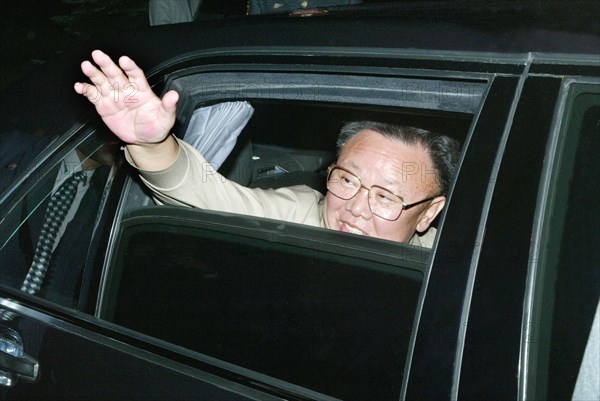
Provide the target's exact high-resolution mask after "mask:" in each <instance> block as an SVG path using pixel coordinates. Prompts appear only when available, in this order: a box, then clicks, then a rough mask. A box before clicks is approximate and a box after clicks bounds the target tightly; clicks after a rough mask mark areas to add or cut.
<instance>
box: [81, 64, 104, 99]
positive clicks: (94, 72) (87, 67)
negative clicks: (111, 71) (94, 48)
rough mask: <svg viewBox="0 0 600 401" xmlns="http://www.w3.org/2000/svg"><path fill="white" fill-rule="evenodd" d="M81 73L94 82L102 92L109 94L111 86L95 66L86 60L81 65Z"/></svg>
mask: <svg viewBox="0 0 600 401" xmlns="http://www.w3.org/2000/svg"><path fill="white" fill-rule="evenodd" d="M81 71H82V72H83V73H84V74H85V76H86V77H88V78H89V79H90V81H92V83H93V84H94V85H95V86H96V88H98V90H99V91H100V92H106V93H108V87H109V86H110V85H109V84H108V79H107V78H106V75H104V73H103V72H102V71H100V70H99V69H98V68H96V66H95V65H93V64H92V63H90V62H89V61H87V60H86V61H84V62H83V63H81Z"/></svg>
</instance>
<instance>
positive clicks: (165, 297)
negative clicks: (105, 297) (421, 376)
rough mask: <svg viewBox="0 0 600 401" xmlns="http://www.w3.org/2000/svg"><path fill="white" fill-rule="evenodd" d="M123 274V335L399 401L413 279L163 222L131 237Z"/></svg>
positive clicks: (415, 275) (310, 384)
mask: <svg viewBox="0 0 600 401" xmlns="http://www.w3.org/2000/svg"><path fill="white" fill-rule="evenodd" d="M197 218H203V217H202V216H198V217H197ZM307 230H309V229H307ZM317 246H318V244H317ZM118 264H119V266H118V268H117V270H116V273H115V276H114V277H113V278H114V280H112V284H113V285H114V287H113V288H115V290H114V294H115V295H114V297H111V298H113V302H114V306H113V308H112V312H114V314H113V316H112V320H113V321H114V322H116V323H118V324H120V325H123V326H126V327H129V328H133V329H135V330H138V331H141V332H143V333H147V334H150V335H152V336H156V337H158V338H161V339H165V340H167V341H170V342H172V343H174V344H177V345H182V346H184V347H186V348H189V349H192V350H195V351H199V352H201V353H203V354H206V355H209V356H211V357H215V358H218V359H221V360H224V361H226V362H231V363H234V364H236V365H239V366H241V367H244V368H249V369H251V370H254V371H257V372H259V373H263V374H267V375H269V376H272V377H275V378H277V379H282V380H285V381H287V382H291V383H293V384H295V385H300V386H303V387H306V388H309V389H311V390H314V391H318V392H321V393H324V394H327V395H331V396H335V397H339V398H342V399H347V400H365V399H377V400H396V399H398V397H399V394H400V389H401V384H402V376H403V371H404V364H405V359H406V353H407V349H408V344H409V339H410V334H411V331H412V324H413V320H414V315H415V310H416V305H417V299H418V296H419V292H420V287H421V273H419V272H417V271H415V270H408V269H403V268H399V267H397V266H393V265H389V264H385V263H376V262H373V261H369V260H366V259H356V258H351V257H348V256H342V255H340V254H334V253H329V252H325V251H319V250H318V249H312V248H303V247H298V246H292V245H285V244H282V243H278V242H276V241H267V240H264V239H253V238H250V237H244V236H238V235H232V234H226V233H222V232H221V233H219V232H216V231H208V230H198V229H195V230H194V229H187V228H184V227H181V226H180V227H177V226H172V225H161V224H148V225H144V226H137V227H132V228H131V229H130V230H126V231H125V234H124V249H123V252H122V253H120V254H119V260H118ZM119 275H120V277H117V276H119Z"/></svg>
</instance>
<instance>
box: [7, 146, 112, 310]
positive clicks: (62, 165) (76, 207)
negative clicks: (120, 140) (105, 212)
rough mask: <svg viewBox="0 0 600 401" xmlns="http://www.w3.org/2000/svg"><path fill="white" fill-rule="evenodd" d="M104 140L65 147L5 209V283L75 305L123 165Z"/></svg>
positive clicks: (15, 195) (31, 179) (8, 200)
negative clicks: (116, 173)
mask: <svg viewBox="0 0 600 401" xmlns="http://www.w3.org/2000/svg"><path fill="white" fill-rule="evenodd" d="M104 139H105V136H104V135H103V134H94V135H92V136H91V137H90V138H89V139H87V140H86V141H84V142H82V143H72V144H65V145H64V146H62V147H61V148H60V149H58V150H57V152H56V156H53V157H52V158H51V159H50V160H49V161H48V162H47V163H45V164H43V165H42V166H41V167H40V169H39V171H37V172H35V173H34V174H32V175H30V176H29V178H28V180H27V181H25V182H24V183H23V185H22V187H20V188H19V190H18V191H17V192H16V193H15V194H13V196H12V197H9V198H7V201H6V202H5V203H4V204H3V205H2V214H3V220H4V221H3V223H2V226H1V230H2V242H1V243H0V258H1V260H2V263H1V265H0V270H1V272H2V274H1V279H0V280H1V284H3V285H6V286H9V287H12V288H15V289H17V290H21V291H24V292H27V293H29V294H32V295H36V296H40V297H43V298H46V299H49V300H52V301H54V302H57V303H60V304H63V305H67V306H75V305H76V303H77V300H78V297H79V295H80V290H81V287H80V286H81V283H82V277H83V274H84V266H85V265H86V260H87V258H88V257H89V256H91V255H93V253H94V252H93V249H95V248H94V247H95V246H96V245H97V244H96V242H95V236H94V234H95V232H96V229H97V228H98V227H99V226H100V224H102V223H103V221H104V220H103V218H102V214H101V213H100V211H101V210H102V207H103V205H104V203H105V201H106V199H107V196H106V195H107V194H108V192H109V190H110V188H111V183H112V182H113V180H112V177H113V173H114V171H115V167H116V165H117V164H118V163H119V161H118V159H119V157H120V156H119V152H118V148H117V146H116V144H115V143H107V142H105V140H104ZM74 175H77V176H78V180H77V182H76V183H74V184H73V185H72V186H71V187H70V188H69V189H68V191H66V192H65V191H64V190H65V188H66V185H67V183H68V182H69V180H70V179H71V178H72V177H73V176H74ZM29 188H30V189H29ZM59 194H60V196H59ZM69 194H71V195H72V196H70V195H69Z"/></svg>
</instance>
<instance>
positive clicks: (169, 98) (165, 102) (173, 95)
mask: <svg viewBox="0 0 600 401" xmlns="http://www.w3.org/2000/svg"><path fill="white" fill-rule="evenodd" d="M178 100H179V93H177V92H175V91H174V90H170V91H168V92H167V93H165V95H164V96H163V98H162V106H163V109H164V110H165V111H166V112H167V113H172V112H173V111H174V109H175V107H176V106H177V101H178Z"/></svg>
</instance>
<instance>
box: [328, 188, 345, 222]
mask: <svg viewBox="0 0 600 401" xmlns="http://www.w3.org/2000/svg"><path fill="white" fill-rule="evenodd" d="M344 202H345V201H344V200H342V199H340V198H337V197H335V196H333V195H331V194H330V193H329V192H328V193H327V196H326V197H325V205H324V206H323V210H324V214H325V220H331V219H332V218H335V217H336V216H337V215H338V212H339V211H340V210H341V209H343V207H344Z"/></svg>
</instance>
